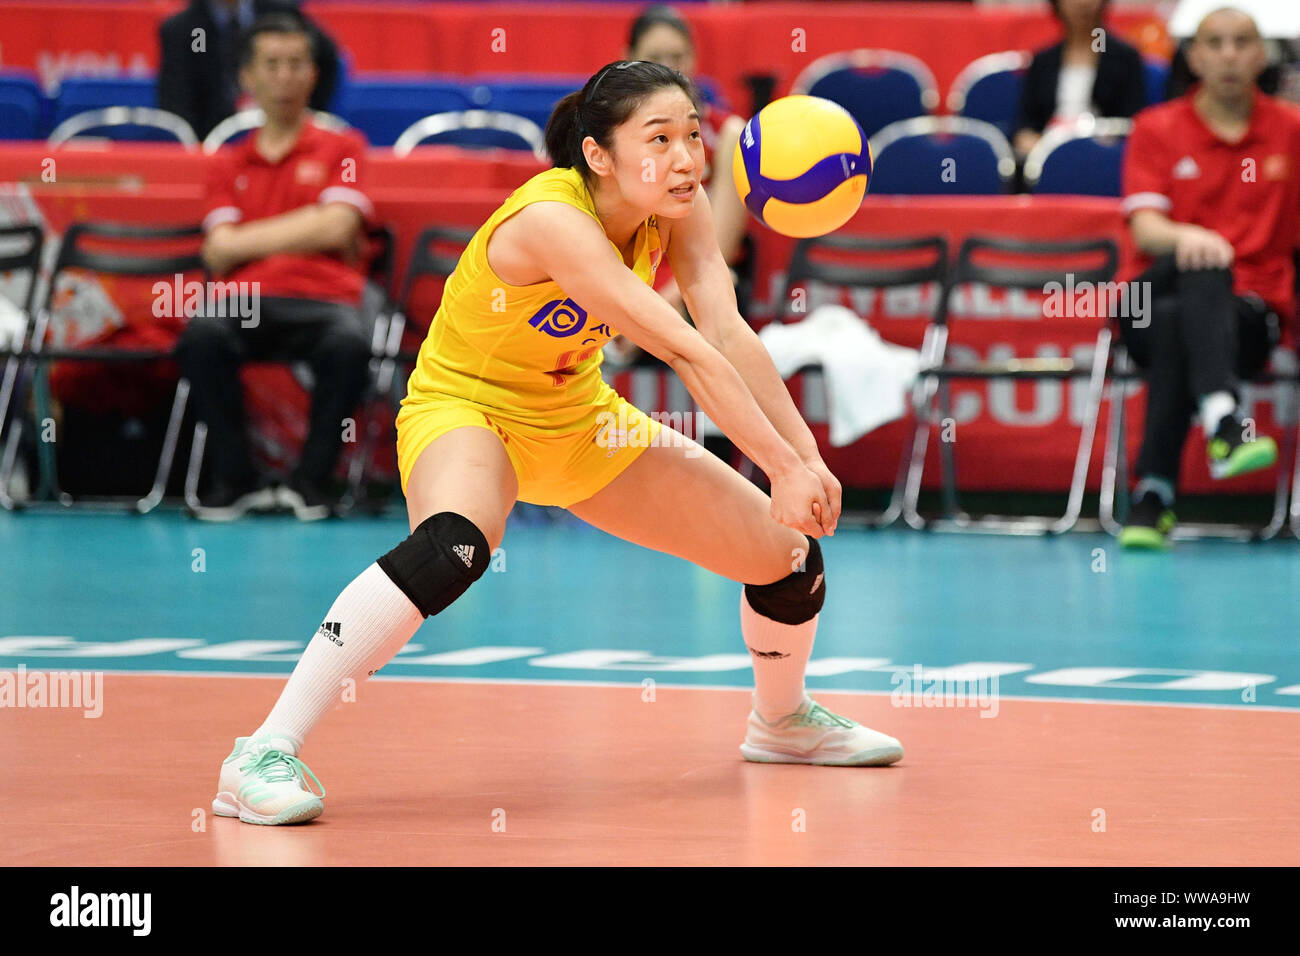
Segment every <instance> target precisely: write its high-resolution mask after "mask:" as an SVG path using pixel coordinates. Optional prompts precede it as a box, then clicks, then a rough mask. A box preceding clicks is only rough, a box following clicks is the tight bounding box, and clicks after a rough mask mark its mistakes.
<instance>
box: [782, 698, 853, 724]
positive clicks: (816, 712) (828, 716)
mask: <svg viewBox="0 0 1300 956" xmlns="http://www.w3.org/2000/svg"><path fill="white" fill-rule="evenodd" d="M794 717H795V722H796V723H800V724H820V725H821V726H824V727H835V726H840V727H852V726H853V721H851V720H849V719H848V718H847V717H841V716H840V715H839V714H832V713H831V712H830V711H829V710H827V709H826V708H825V707H823V706H822V705H821V704H819V703H817V702H816V701H813V702H812V706H811V707H809V708H808V713H806V714H795V715H794Z"/></svg>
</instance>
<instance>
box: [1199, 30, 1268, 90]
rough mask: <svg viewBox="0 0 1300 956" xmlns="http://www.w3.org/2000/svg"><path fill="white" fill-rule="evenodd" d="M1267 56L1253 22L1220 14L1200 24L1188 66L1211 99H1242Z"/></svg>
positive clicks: (1265, 61)
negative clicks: (1198, 78) (1240, 97)
mask: <svg viewBox="0 0 1300 956" xmlns="http://www.w3.org/2000/svg"><path fill="white" fill-rule="evenodd" d="M1267 63H1268V54H1267V53H1266V52H1265V50H1264V41H1263V40H1261V39H1260V36H1259V31H1258V30H1257V29H1256V28H1255V22H1254V21H1253V20H1251V18H1250V17H1248V16H1246V15H1245V14H1244V13H1239V12H1237V11H1235V10H1219V11H1217V12H1215V13H1212V14H1210V15H1209V16H1208V17H1206V18H1205V19H1204V20H1202V21H1201V25H1200V28H1199V29H1198V30H1197V31H1196V36H1195V37H1194V38H1193V40H1192V43H1191V45H1190V46H1189V47H1188V48H1187V65H1188V66H1190V67H1191V69H1192V72H1193V73H1195V74H1196V75H1197V76H1198V77H1200V78H1201V83H1202V84H1203V85H1204V86H1205V88H1206V90H1208V91H1209V92H1210V94H1211V95H1213V96H1217V97H1220V98H1224V99H1231V98H1235V97H1238V96H1241V95H1243V94H1244V93H1245V92H1247V91H1248V90H1249V89H1250V88H1251V86H1252V85H1253V84H1254V82H1255V78H1256V77H1258V76H1259V74H1260V73H1262V72H1263V71H1264V67H1265V66H1266V65H1267Z"/></svg>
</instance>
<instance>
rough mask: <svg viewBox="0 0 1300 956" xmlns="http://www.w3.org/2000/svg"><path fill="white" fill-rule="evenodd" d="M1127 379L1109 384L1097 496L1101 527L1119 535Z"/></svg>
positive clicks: (1112, 534)
mask: <svg viewBox="0 0 1300 956" xmlns="http://www.w3.org/2000/svg"><path fill="white" fill-rule="evenodd" d="M1128 386H1129V383H1128V382H1127V381H1126V380H1122V379H1121V380H1118V381H1113V382H1111V384H1110V421H1109V422H1107V423H1106V449H1105V452H1104V453H1103V458H1102V465H1101V488H1100V490H1099V494H1098V500H1097V519H1098V521H1100V522H1101V527H1102V530H1103V531H1105V532H1106V533H1107V534H1109V535H1111V536H1113V537H1118V536H1119V533H1120V530H1121V526H1120V524H1119V522H1118V521H1116V520H1115V502H1116V494H1117V488H1118V486H1119V483H1120V482H1121V481H1123V477H1122V473H1121V466H1120V459H1121V456H1122V454H1123V447H1122V446H1123V441H1124V403H1125V401H1126V400H1127V398H1128Z"/></svg>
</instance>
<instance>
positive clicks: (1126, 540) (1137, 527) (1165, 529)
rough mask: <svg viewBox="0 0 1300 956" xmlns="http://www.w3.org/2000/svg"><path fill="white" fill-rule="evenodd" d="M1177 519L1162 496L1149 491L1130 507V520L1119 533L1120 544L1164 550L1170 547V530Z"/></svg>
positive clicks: (1126, 546)
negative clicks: (1166, 505)
mask: <svg viewBox="0 0 1300 956" xmlns="http://www.w3.org/2000/svg"><path fill="white" fill-rule="evenodd" d="M1175 520H1176V519H1175V517H1174V513H1173V511H1172V510H1171V509H1169V508H1166V507H1165V503H1164V502H1163V501H1161V500H1160V496H1159V495H1158V494H1156V493H1155V492H1154V491H1148V492H1147V493H1146V494H1145V495H1143V496H1142V497H1141V498H1139V499H1138V500H1137V501H1135V502H1134V503H1133V506H1132V507H1131V508H1130V509H1129V513H1128V520H1127V521H1126V522H1124V529H1123V530H1122V531H1120V533H1119V543H1120V546H1121V547H1125V548H1146V549H1148V550H1164V549H1165V548H1168V547H1169V541H1168V538H1169V532H1170V531H1172V530H1173V527H1174V522H1175Z"/></svg>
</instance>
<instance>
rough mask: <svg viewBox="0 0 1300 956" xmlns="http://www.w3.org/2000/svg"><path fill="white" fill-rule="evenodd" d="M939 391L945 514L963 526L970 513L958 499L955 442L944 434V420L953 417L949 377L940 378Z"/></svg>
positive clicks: (950, 519) (941, 470)
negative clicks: (967, 512)
mask: <svg viewBox="0 0 1300 956" xmlns="http://www.w3.org/2000/svg"><path fill="white" fill-rule="evenodd" d="M938 393H939V422H938V425H939V472H940V479H941V485H942V489H943V490H942V498H943V515H944V518H945V519H946V520H947V521H950V522H952V523H953V524H955V525H958V526H961V525H965V524H967V523H968V522H969V521H970V515H968V514H966V512H965V511H963V510H962V507H961V503H960V502H959V501H958V499H957V461H956V455H955V454H954V449H953V447H952V446H953V444H954V443H953V442H950V441H947V440H946V439H945V438H944V436H943V428H944V422H947V421H949V420H950V419H951V418H952V394H951V386H950V384H949V381H948V379H946V378H944V379H940V380H939V385H938Z"/></svg>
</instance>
